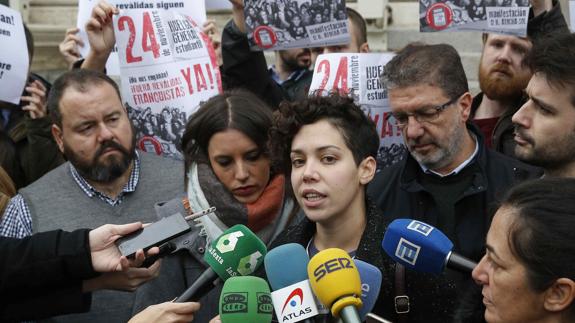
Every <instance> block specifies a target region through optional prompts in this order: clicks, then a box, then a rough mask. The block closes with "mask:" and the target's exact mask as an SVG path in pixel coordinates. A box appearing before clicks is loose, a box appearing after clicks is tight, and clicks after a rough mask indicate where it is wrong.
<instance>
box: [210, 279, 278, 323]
mask: <svg viewBox="0 0 575 323" xmlns="http://www.w3.org/2000/svg"><path fill="white" fill-rule="evenodd" d="M272 308H273V306H272V298H271V295H270V288H269V286H268V284H267V283H266V281H265V280H263V279H261V278H259V277H253V276H243V277H241V276H240V277H231V278H230V279H228V280H226V282H225V283H224V287H223V288H222V293H221V294H220V304H219V312H220V320H221V321H222V323H244V322H250V323H270V322H271V321H272Z"/></svg>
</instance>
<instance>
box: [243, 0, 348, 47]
mask: <svg viewBox="0 0 575 323" xmlns="http://www.w3.org/2000/svg"><path fill="white" fill-rule="evenodd" d="M244 15H245V23H246V27H247V29H248V35H250V41H251V42H252V48H253V47H254V46H259V47H260V48H265V49H268V48H271V47H273V49H281V48H293V47H306V46H309V47H312V46H314V44H315V46H322V45H325V44H326V42H327V43H330V44H332V43H333V41H335V42H336V43H342V39H346V38H345V37H348V36H347V35H348V34H349V32H348V30H347V13H346V9H345V1H344V0H323V1H322V0H245V1H244ZM262 28H264V29H265V30H266V33H262V32H258V31H259V30H260V29H262ZM289 44H291V45H289ZM286 46H287V47H286Z"/></svg>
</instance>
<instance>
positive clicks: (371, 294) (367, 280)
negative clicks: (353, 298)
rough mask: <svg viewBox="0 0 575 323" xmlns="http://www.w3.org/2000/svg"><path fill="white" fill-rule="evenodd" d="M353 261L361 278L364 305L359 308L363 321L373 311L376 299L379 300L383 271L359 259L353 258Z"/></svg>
mask: <svg viewBox="0 0 575 323" xmlns="http://www.w3.org/2000/svg"><path fill="white" fill-rule="evenodd" d="M353 262H354V263H355V266H356V267H357V270H358V271H359V279H360V280H361V301H362V303H363V306H362V307H361V308H360V309H359V317H360V318H361V321H362V322H363V321H365V317H366V315H367V313H369V312H371V310H372V309H373V307H374V306H375V301H377V297H378V296H379V290H380V288H381V271H380V270H379V268H377V267H375V266H374V265H372V264H368V263H367V262H365V261H362V260H359V259H353Z"/></svg>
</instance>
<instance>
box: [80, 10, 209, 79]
mask: <svg viewBox="0 0 575 323" xmlns="http://www.w3.org/2000/svg"><path fill="white" fill-rule="evenodd" d="M98 1H99V0H79V1H78V22H77V26H76V27H78V29H80V32H79V36H80V38H81V39H82V41H83V42H84V46H83V47H80V48H79V49H80V54H81V55H82V57H86V56H87V55H88V53H89V52H90V42H88V35H87V34H86V23H87V22H88V20H90V16H91V14H92V8H94V6H95V5H96V4H98ZM107 1H108V3H110V4H113V5H116V6H117V7H118V8H119V9H165V10H176V11H178V12H182V13H184V14H187V15H189V16H190V17H192V18H194V19H195V21H197V22H198V23H200V24H201V23H203V22H204V21H205V20H206V9H205V2H204V0H107ZM106 73H107V74H108V75H120V65H119V62H118V49H117V47H116V46H114V50H113V51H112V54H111V55H110V57H109V58H108V62H107V63H106Z"/></svg>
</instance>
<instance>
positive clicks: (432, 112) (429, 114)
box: [385, 95, 461, 128]
mask: <svg viewBox="0 0 575 323" xmlns="http://www.w3.org/2000/svg"><path fill="white" fill-rule="evenodd" d="M460 97H461V95H460V96H457V97H455V98H454V99H451V100H449V101H448V102H445V103H444V104H442V105H437V106H431V107H426V108H422V109H420V110H418V111H415V112H412V113H406V112H395V113H390V114H388V115H387V118H386V120H385V121H389V119H390V118H391V117H393V118H394V119H395V120H396V121H397V126H398V127H400V128H403V127H405V126H407V123H408V122H409V117H410V116H413V118H414V119H415V120H417V122H419V123H423V122H433V121H435V120H437V118H439V115H440V114H441V112H442V111H443V110H445V109H447V108H448V107H449V106H450V105H452V104H454V103H455V102H457V100H459V98H460Z"/></svg>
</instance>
